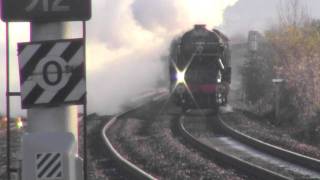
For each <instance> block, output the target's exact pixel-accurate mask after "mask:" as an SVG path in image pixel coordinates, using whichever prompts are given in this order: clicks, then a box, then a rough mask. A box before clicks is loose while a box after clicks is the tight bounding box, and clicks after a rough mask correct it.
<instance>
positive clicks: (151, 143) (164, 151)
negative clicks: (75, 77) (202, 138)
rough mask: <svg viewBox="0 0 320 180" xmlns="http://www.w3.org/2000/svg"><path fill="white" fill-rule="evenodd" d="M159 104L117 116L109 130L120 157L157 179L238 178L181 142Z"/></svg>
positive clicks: (230, 171)
mask: <svg viewBox="0 0 320 180" xmlns="http://www.w3.org/2000/svg"><path fill="white" fill-rule="evenodd" d="M161 105H162V104H157V105H152V106H148V107H145V108H144V109H142V110H140V111H139V112H136V113H135V114H134V115H130V117H126V118H122V119H120V123H117V124H116V126H114V127H113V128H112V131H110V132H109V134H108V136H109V137H110V138H111V140H112V143H113V144H114V146H115V147H116V149H118V150H119V151H120V153H121V154H122V155H123V156H124V157H126V158H128V159H129V160H130V161H132V162H133V163H135V164H137V165H138V166H139V167H141V168H142V169H144V170H146V171H147V172H151V173H152V174H153V175H154V176H156V177H157V178H159V179H219V180H220V179H232V180H233V179H242V178H239V177H238V175H237V174H235V173H234V172H233V171H232V170H229V169H224V168H222V167H220V166H218V165H217V164H215V163H213V162H212V161H209V160H207V159H205V158H203V157H202V156H201V155H199V153H197V152H195V151H194V150H192V149H190V148H188V147H185V146H184V145H183V144H181V142H180V140H179V137H175V135H174V134H173V132H172V128H171V127H172V121H173V120H174V119H175V118H177V117H176V115H173V114H171V113H167V112H166V111H162V113H159V111H161V110H163V109H162V108H161ZM151 117H152V118H151ZM119 132H120V133H119Z"/></svg>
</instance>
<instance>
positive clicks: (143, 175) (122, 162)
mask: <svg viewBox="0 0 320 180" xmlns="http://www.w3.org/2000/svg"><path fill="white" fill-rule="evenodd" d="M125 114H127V113H124V114H122V115H119V116H115V117H114V118H112V119H111V120H110V121H109V122H108V123H107V124H106V125H105V126H104V128H103V130H102V132H101V133H102V137H103V139H104V141H105V143H106V147H107V149H108V151H109V152H110V154H111V156H112V159H113V160H114V161H115V162H116V163H117V164H118V165H119V166H120V167H121V168H122V169H125V171H126V172H127V173H128V175H129V176H128V179H130V178H132V177H134V179H147V180H155V179H156V178H155V177H153V176H152V175H151V174H149V173H147V172H145V171H144V170H142V169H140V168H139V167H138V166H136V165H135V164H133V163H131V162H130V161H128V160H127V159H126V158H124V157H123V156H121V154H120V153H119V152H118V151H117V150H116V149H115V148H114V146H113V145H112V143H111V141H110V139H109V138H108V136H107V135H106V133H107V131H109V130H110V128H112V126H113V125H114V124H115V123H116V121H117V120H118V119H119V118H120V117H121V116H124V115H125Z"/></svg>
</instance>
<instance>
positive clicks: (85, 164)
mask: <svg viewBox="0 0 320 180" xmlns="http://www.w3.org/2000/svg"><path fill="white" fill-rule="evenodd" d="M82 31H83V40H84V58H85V59H86V44H87V42H86V40H87V30H86V22H85V21H83V22H82ZM84 64H85V65H84V68H85V69H86V61H84ZM84 76H85V79H87V78H86V75H84ZM86 98H87V94H86ZM87 162H88V161H87V99H86V100H85V104H84V106H83V174H84V180H87V179H88V172H87V170H88V167H87Z"/></svg>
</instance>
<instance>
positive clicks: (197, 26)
mask: <svg viewBox="0 0 320 180" xmlns="http://www.w3.org/2000/svg"><path fill="white" fill-rule="evenodd" d="M194 29H206V25H205V24H196V25H194Z"/></svg>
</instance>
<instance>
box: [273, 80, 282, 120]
mask: <svg viewBox="0 0 320 180" xmlns="http://www.w3.org/2000/svg"><path fill="white" fill-rule="evenodd" d="M272 82H273V84H274V85H275V96H276V97H275V123H280V122H279V121H280V120H279V115H280V85H281V83H282V82H283V79H279V78H278V79H272Z"/></svg>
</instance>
